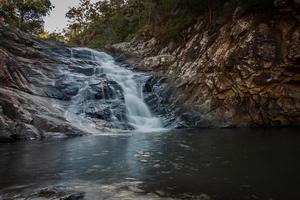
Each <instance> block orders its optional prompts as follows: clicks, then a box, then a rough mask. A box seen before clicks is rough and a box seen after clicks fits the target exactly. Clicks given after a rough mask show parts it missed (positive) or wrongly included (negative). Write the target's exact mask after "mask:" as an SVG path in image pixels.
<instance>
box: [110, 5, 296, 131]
mask: <svg viewBox="0 0 300 200" xmlns="http://www.w3.org/2000/svg"><path fill="white" fill-rule="evenodd" d="M274 4H275V10H272V11H270V12H269V11H268V12H265V13H261V12H257V13H255V12H254V13H253V12H249V13H241V12H240V11H241V8H237V9H236V11H235V12H234V15H233V16H232V19H231V20H230V21H228V22H226V23H224V24H222V25H221V26H220V28H219V29H218V30H217V31H215V32H214V33H213V34H211V33H210V31H209V28H208V27H209V26H208V22H207V20H206V18H205V17H201V16H200V17H199V19H198V22H197V23H195V24H194V25H192V26H191V27H189V28H188V29H186V30H184V31H183V32H184V33H183V34H182V35H185V38H184V41H186V42H184V43H183V44H181V45H179V46H178V45H177V47H175V46H176V45H174V43H172V42H171V43H170V44H168V45H163V44H162V43H161V42H160V40H159V39H158V38H155V37H152V36H151V35H150V37H149V36H147V37H139V38H136V39H135V40H133V41H132V42H130V43H120V44H116V45H113V46H112V48H111V50H112V51H114V52H116V53H118V54H120V55H122V56H123V57H125V58H132V57H134V58H137V59H130V60H134V61H135V62H136V63H135V64H136V66H137V68H139V69H141V70H147V71H152V72H153V73H155V74H159V77H161V78H162V82H163V85H164V87H165V89H166V90H167V91H168V92H167V94H168V99H167V101H168V102H169V103H171V104H173V105H174V106H175V107H177V108H178V107H180V108H181V109H177V114H180V115H182V116H183V118H184V119H186V121H188V122H190V125H192V126H196V127H203V126H205V127H206V126H214V127H215V126H217V127H241V126H297V125H300V13H299V10H300V4H299V1H292V0H290V1H281V0H276V1H275V2H274ZM137 61H138V62H137Z"/></svg>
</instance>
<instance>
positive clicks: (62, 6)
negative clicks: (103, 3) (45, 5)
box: [45, 0, 99, 32]
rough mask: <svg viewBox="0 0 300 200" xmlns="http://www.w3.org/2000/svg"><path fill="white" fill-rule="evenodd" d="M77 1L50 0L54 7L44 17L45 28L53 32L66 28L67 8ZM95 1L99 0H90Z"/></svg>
mask: <svg viewBox="0 0 300 200" xmlns="http://www.w3.org/2000/svg"><path fill="white" fill-rule="evenodd" d="M79 1H80V0H51V3H52V5H54V6H55V8H54V9H53V10H52V11H51V13H50V15H49V16H47V17H46V18H45V30H46V31H48V32H54V31H55V30H57V31H61V30H62V29H64V28H66V27H67V24H68V20H67V18H66V16H65V15H66V13H67V12H68V10H69V8H70V7H73V6H76V5H78V4H79ZM96 1H99V0H92V2H96Z"/></svg>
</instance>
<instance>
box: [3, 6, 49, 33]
mask: <svg viewBox="0 0 300 200" xmlns="http://www.w3.org/2000/svg"><path fill="white" fill-rule="evenodd" d="M52 8H53V6H52V4H51V2H50V0H0V17H2V18H3V19H4V21H5V22H6V23H8V24H10V25H12V26H14V27H18V28H20V29H21V30H23V31H27V32H31V33H39V32H42V30H43V24H44V21H43V17H44V16H46V15H48V14H49V12H50V11H51V10H52Z"/></svg>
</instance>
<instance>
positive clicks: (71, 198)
mask: <svg viewBox="0 0 300 200" xmlns="http://www.w3.org/2000/svg"><path fill="white" fill-rule="evenodd" d="M84 196H85V193H84V192H80V191H75V190H73V189H72V188H68V187H63V186H56V187H49V188H44V189H41V190H39V191H35V192H34V191H33V192H32V193H31V194H30V193H29V194H28V193H27V194H18V195H14V196H13V197H10V196H9V195H8V196H7V197H5V198H4V199H6V200H23V199H31V200H42V199H51V200H83V199H84Z"/></svg>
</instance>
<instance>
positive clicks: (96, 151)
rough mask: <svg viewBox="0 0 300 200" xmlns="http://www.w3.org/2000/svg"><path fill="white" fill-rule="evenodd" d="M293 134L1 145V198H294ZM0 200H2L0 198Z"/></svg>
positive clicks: (182, 133)
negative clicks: (45, 192) (66, 190)
mask: <svg viewBox="0 0 300 200" xmlns="http://www.w3.org/2000/svg"><path fill="white" fill-rule="evenodd" d="M299 158H300V135H299V129H297V128H287V129H211V130H208V129H199V130H189V129H186V130H174V131H170V132H163V133H160V132H152V133H137V132H135V133H132V134H126V135H97V136H95V135H92V136H88V137H82V138H73V139H54V140H50V141H35V142H19V143H11V144H1V145H0V196H1V195H2V196H3V198H4V196H7V195H8V196H9V195H12V194H16V193H17V194H20V193H26V192H27V191H32V190H35V189H38V188H43V187H48V186H53V185H62V186H70V187H74V188H75V189H77V190H79V191H84V192H86V198H87V199H91V200H92V199H160V198H161V199H166V198H178V199H203V198H204V197H206V196H203V194H206V195H208V196H210V197H211V198H213V199H224V200H228V199H231V200H234V199H268V200H271V199H274V200H276V199H283V200H288V199H300V193H299V187H300V173H299V169H300V159H299ZM0 199H1V197H0Z"/></svg>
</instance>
